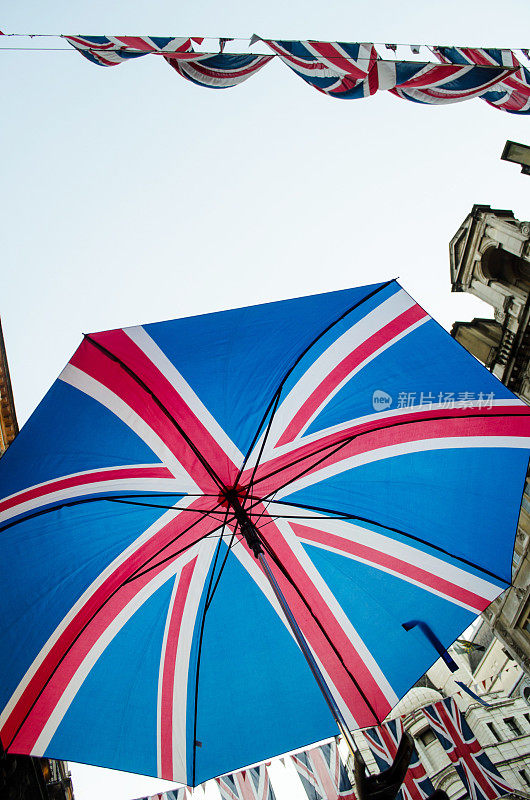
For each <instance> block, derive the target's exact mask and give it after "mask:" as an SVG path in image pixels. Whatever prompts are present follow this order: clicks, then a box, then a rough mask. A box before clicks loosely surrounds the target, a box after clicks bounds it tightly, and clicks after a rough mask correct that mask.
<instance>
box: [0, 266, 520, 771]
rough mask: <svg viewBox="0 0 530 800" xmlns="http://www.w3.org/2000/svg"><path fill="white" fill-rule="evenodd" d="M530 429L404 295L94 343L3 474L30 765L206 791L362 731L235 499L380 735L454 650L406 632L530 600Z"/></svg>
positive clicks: (10, 663)
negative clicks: (149, 778) (394, 711)
mask: <svg viewBox="0 0 530 800" xmlns="http://www.w3.org/2000/svg"><path fill="white" fill-rule="evenodd" d="M529 432H530V422H529V409H528V408H527V407H526V406H525V405H524V404H523V403H522V402H521V401H519V400H518V399H517V398H515V397H514V395H512V394H511V393H510V392H509V391H508V390H507V389H506V388H505V387H504V386H503V385H502V384H501V383H499V382H498V381H497V379H496V378H494V377H493V376H492V375H491V374H490V373H489V372H488V371H487V370H485V369H484V368H483V367H482V366H481V365H480V364H479V363H478V362H477V361H476V360H475V359H474V358H473V357H472V356H470V355H469V354H468V353H467V352H466V351H465V350H463V349H462V348H461V347H460V345H458V344H457V343H456V342H455V341H454V340H453V339H452V338H451V337H450V336H449V335H448V334H447V333H446V332H445V331H444V330H443V329H442V328H440V326H439V325H438V324H437V323H436V322H434V321H433V320H432V319H431V318H430V317H429V316H428V315H427V314H426V312H425V311H424V310H423V309H422V308H421V307H420V306H418V305H417V304H416V303H415V302H414V301H413V300H412V299H411V297H410V296H409V295H408V294H407V293H406V292H405V291H404V290H403V289H402V288H401V287H400V286H399V285H398V284H397V283H396V282H394V281H392V282H389V283H385V284H379V285H374V286H367V287H362V288H356V289H349V290H345V291H339V292H332V293H329V294H323V295H317V296H312V297H303V298H299V299H296V300H289V301H284V302H278V303H270V304H266V305H261V306H253V307H249V308H243V309H238V310H233V311H226V312H222V313H217V314H207V315H204V316H197V317H191V318H187V319H179V320H174V321H171V322H160V323H155V324H150V325H145V326H143V327H140V326H139V327H132V328H126V329H118V330H112V331H106V332H104V333H97V334H91V335H89V336H86V337H85V338H84V340H83V342H82V344H81V346H80V347H79V349H78V350H77V351H76V353H75V354H74V356H73V358H72V359H71V360H70V362H69V363H68V365H67V366H66V368H65V369H64V371H63V372H62V373H61V375H60V376H59V379H58V380H57V381H56V382H55V383H54V385H53V386H52V388H51V389H50V391H49V393H48V394H47V395H46V397H45V398H44V400H43V401H42V402H41V404H40V405H39V406H38V408H37V410H36V411H35V412H34V414H33V415H32V417H31V418H30V420H29V422H28V423H27V424H26V425H25V426H24V428H23V429H22V431H21V433H20V434H19V436H18V438H17V439H16V440H15V442H14V443H13V445H12V446H11V447H10V448H9V450H8V452H7V453H6V455H5V456H4V457H3V458H2V459H1V461H0V481H1V484H0V485H1V487H2V496H3V500H2V501H1V503H0V533H1V535H0V547H1V551H0V552H1V570H2V586H3V591H2V597H1V599H0V610H1V613H0V629H1V630H0V636H1V640H2V643H3V658H2V659H1V661H0V701H1V707H2V708H3V709H4V710H3V713H2V716H1V719H0V724H1V731H0V733H1V738H2V742H3V745H4V747H5V748H6V749H8V750H9V751H11V752H14V753H32V754H34V755H47V756H50V757H60V758H66V759H70V760H73V761H80V762H85V763H92V764H97V765H102V766H107V767H113V768H116V769H123V770H128V771H133V772H139V773H145V774H150V775H159V776H160V777H163V778H168V779H174V780H177V781H181V782H184V783H187V784H197V783H199V782H202V781H204V780H206V779H207V778H210V777H212V776H215V775H219V774H222V773H224V772H228V771H231V770H235V769H237V768H240V767H243V766H245V765H247V764H251V763H254V762H258V761H261V760H264V759H266V758H268V757H270V756H273V755H275V754H278V753H281V752H285V751H288V750H292V749H295V748H300V747H303V746H305V745H308V744H310V743H312V742H314V741H317V740H320V739H323V738H325V737H328V736H332V735H334V733H336V726H335V723H334V721H333V719H332V717H331V714H330V712H329V710H328V707H327V705H326V703H325V702H324V700H323V698H322V696H321V695H320V692H319V689H318V687H317V685H316V683H315V682H314V680H313V676H312V675H311V672H310V670H309V669H308V666H307V664H306V662H305V660H304V658H303V656H302V653H301V651H300V650H299V648H298V647H297V645H296V643H295V641H294V638H293V635H292V633H291V631H290V629H289V627H288V626H287V624H286V621H285V618H284V616H283V614H282V611H281V609H280V607H279V605H278V602H277V600H276V598H275V596H274V594H273V592H272V590H271V587H270V585H269V583H268V582H267V580H266V577H265V574H264V572H263V570H262V568H261V566H260V564H259V563H258V561H257V560H256V559H255V558H254V555H253V553H252V551H251V549H250V548H249V547H248V545H247V542H246V541H245V538H244V537H243V536H242V535H241V530H240V529H239V527H238V524H237V520H236V516H235V514H234V512H233V498H234V497H235V498H237V501H238V502H239V503H240V504H241V506H243V507H244V509H245V513H246V514H247V515H248V517H249V518H250V519H251V520H252V522H253V523H254V524H255V526H256V528H257V530H258V531H259V535H260V538H261V541H262V545H263V549H264V551H265V552H266V553H267V557H268V558H269V563H270V566H271V569H272V571H273V573H274V577H275V578H276V581H277V582H278V584H279V586H280V587H281V590H282V591H283V593H284V595H285V598H286V599H287V601H288V603H289V606H290V608H291V610H292V612H293V614H294V616H295V618H296V621H297V623H298V625H299V627H300V629H301V630H302V632H303V634H304V636H305V638H306V640H307V642H308V643H309V646H310V648H311V651H312V653H313V655H314V657H315V659H316V661H317V663H318V665H319V666H320V669H321V671H322V673H323V675H324V676H325V678H326V680H327V682H328V684H329V687H330V689H331V692H332V694H333V696H334V698H335V700H336V702H337V704H338V706H339V707H340V709H341V711H342V714H343V716H344V718H345V719H346V722H347V724H348V725H349V726H351V727H352V728H355V727H359V726H361V727H362V726H365V727H366V726H372V725H375V724H377V723H378V722H379V721H381V720H383V719H384V717H385V716H386V715H387V713H388V711H389V710H390V709H391V707H392V706H393V705H394V704H395V703H396V702H397V700H398V699H399V698H400V697H401V696H402V695H403V694H404V693H405V692H406V691H407V690H408V689H409V687H410V686H411V684H412V683H413V682H414V681H415V680H416V679H417V678H418V676H419V675H421V674H423V673H424V672H425V670H426V669H427V668H428V667H429V666H430V665H431V664H432V663H433V661H434V660H435V659H436V658H437V655H438V654H437V652H436V651H435V649H434V648H433V646H432V644H431V643H430V641H429V639H428V638H427V637H426V636H425V635H424V634H423V633H422V629H421V626H418V625H416V626H415V627H412V629H410V630H408V631H407V630H405V628H404V627H403V626H404V624H406V623H408V622H410V621H412V620H420V622H422V623H425V624H426V625H428V626H429V627H430V629H431V630H432V631H433V633H434V635H435V636H436V637H437V638H438V639H439V640H440V641H441V642H442V643H443V644H444V645H445V646H447V645H448V644H449V643H451V642H452V641H453V640H454V639H455V638H456V636H457V635H458V634H460V633H461V631H462V630H463V629H465V628H466V627H467V626H468V625H469V623H470V622H471V621H472V620H473V619H474V618H475V616H476V615H477V614H478V613H480V612H481V611H482V610H483V609H484V608H485V607H486V606H487V605H488V604H489V603H490V602H491V601H492V600H493V599H494V598H495V597H496V596H497V595H498V594H499V593H500V592H501V591H502V590H503V589H504V588H505V587H506V586H507V585H508V584H509V583H510V579H511V560H512V548H513V542H514V535H515V531H516V525H517V518H518V513H519V504H520V499H521V493H522V488H523V483H524V479H525V474H526V468H527V464H528V455H529V449H528V448H529V444H530V439H529ZM230 498H232V501H231V499H230ZM408 627H409V628H410V626H408Z"/></svg>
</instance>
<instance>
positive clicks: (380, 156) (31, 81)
mask: <svg viewBox="0 0 530 800" xmlns="http://www.w3.org/2000/svg"><path fill="white" fill-rule="evenodd" d="M0 29H1V30H3V31H4V32H6V33H12V32H17V33H50V34H53V33H67V34H70V33H86V34H109V35H112V34H159V35H174V36H180V35H196V36H199V35H210V36H241V37H247V38H248V37H250V35H251V34H252V33H254V32H256V33H258V34H260V35H261V36H264V37H271V38H294V39H306V38H315V39H330V40H342V41H376V42H385V41H388V42H402V43H405V44H408V43H410V44H416V43H427V44H445V45H451V44H453V45H475V46H479V45H483V46H486V45H489V46H500V47H530V33H528V31H530V6H529V5H528V2H524V0H507V2H505V3H503V4H502V6H499V4H498V3H497V2H494V1H493V0H468V2H466V3H462V2H461V0H458V2H457V0H443V2H441V1H440V0H431V2H429V3H420V2H418V0H402V2H400V3H399V4H397V3H395V2H393V1H392V0H371V2H360V0H358V2H356V3H352V2H346V0H328V2H326V3H316V2H314V0H305V2H301V0H291V2H290V3H288V4H286V3H284V2H280V0H269V2H267V3H257V2H255V0H245V2H243V0H228V1H227V2H225V3H222V4H221V3H214V2H211V0H195V2H193V3H176V2H171V3H170V2H168V1H167V0H151V2H149V3H141V2H139V1H138V0H128V1H127V2H126V0H114V2H109V1H108V0H106V1H105V2H102V0H100V1H98V2H91V3H87V2H80V0H62V1H60V0H50V1H49V2H48V3H46V4H43V3H41V2H37V1H36V0H31V1H26V0H18V2H17V3H11V4H7V3H4V7H3V10H2V13H1V15H0ZM524 36H526V37H527V38H526V40H525V39H524V38H523V37H524ZM211 45H212V48H213V50H214V51H215V50H216V49H217V42H216V41H212V42H211ZM0 46H3V47H13V46H19V47H42V46H46V47H57V48H62V49H63V50H64V51H63V52H54V51H49V52H43V51H35V52H19V51H13V50H6V51H2V52H1V53H0V71H1V74H2V110H3V123H2V126H1V128H0V147H1V150H2V166H1V169H0V186H1V188H2V194H3V208H2V214H1V215H0V242H1V245H0V246H1V248H2V276H3V277H2V301H3V302H2V303H1V304H0V313H1V315H2V324H3V328H4V336H5V339H6V345H7V348H8V356H9V361H10V368H11V377H12V382H13V388H14V393H15V400H16V404H17V410H18V414H19V419H20V421H21V422H23V421H24V420H25V419H26V418H27V416H28V414H29V413H31V411H32V409H33V408H34V407H35V405H36V404H37V403H38V401H39V400H40V398H41V397H42V396H43V394H44V393H45V391H46V390H47V389H48V387H49V386H50V385H51V383H52V381H53V380H54V378H55V377H56V375H57V374H58V373H59V371H60V370H61V369H62V367H63V365H64V363H65V362H66V361H67V360H68V358H69V357H70V355H71V353H72V352H73V350H74V349H75V348H76V346H77V345H78V343H79V341H80V339H81V336H82V333H83V332H90V331H95V330H102V329H107V328H114V327H117V326H123V325H131V324H137V323H142V322H150V321H156V320H161V319H168V318H174V317H179V316H185V315H189V314H194V313H204V312H208V311H215V310H219V309H223V308H230V307H234V306H242V305H247V304H250V303H257V302H264V301H269V300H278V299H283V298H286V297H290V296H296V295H302V294H309V293H313V292H322V291H328V290H332V289H342V288H346V287H348V286H355V285H358V284H368V283H375V282H379V281H384V280H386V279H388V278H391V277H395V276H399V277H400V279H401V282H402V283H403V285H404V286H405V288H406V289H407V290H409V291H410V292H411V293H412V294H413V295H414V297H415V298H416V299H417V300H418V301H420V302H421V304H422V305H423V306H425V307H426V308H427V310H429V311H430V312H431V313H432V314H433V315H434V316H435V317H436V318H437V319H438V320H439V321H440V322H441V323H442V324H444V325H445V326H446V327H450V325H451V324H452V322H453V321H454V320H455V319H469V318H471V317H473V316H488V315H489V309H488V308H486V307H485V306H483V305H481V304H480V303H479V302H478V301H475V300H473V299H472V298H470V297H468V296H465V295H451V294H450V282H449V264H448V241H449V239H450V237H451V236H452V235H453V234H454V233H455V231H456V230H457V228H458V226H459V224H460V223H461V221H462V220H463V218H464V217H465V215H466V214H467V213H468V212H469V211H470V209H471V206H472V205H473V203H488V204H490V205H492V206H493V207H497V208H511V209H513V210H514V212H515V214H516V216H518V217H519V218H520V219H525V218H527V219H528V218H530V206H529V203H528V190H529V188H530V183H529V182H528V179H527V178H525V177H523V176H521V175H520V174H519V170H518V167H516V166H514V165H510V164H506V163H504V162H501V161H500V160H499V156H500V153H501V151H502V148H503V145H504V142H505V140H506V139H513V140H516V141H522V142H528V143H530V135H529V130H530V128H529V126H530V116H520V117H518V116H516V115H510V114H506V113H504V112H501V111H496V110H494V109H492V108H491V107H489V106H488V105H487V104H486V103H484V102H482V101H480V100H472V101H468V102H465V103H461V104H455V105H452V106H445V107H427V106H419V105H416V104H414V103H408V102H406V101H403V100H400V99H398V98H396V97H393V96H391V95H389V94H385V93H380V94H378V95H376V96H375V97H372V98H370V99H367V100H351V101H349V102H347V101H343V102H340V101H338V100H333V99H330V98H327V97H324V96H323V95H320V94H319V93H317V92H315V91H314V90H312V89H311V88H310V87H309V86H307V85H306V84H304V83H303V81H301V80H300V79H299V78H297V77H296V75H294V74H293V73H292V72H290V71H289V70H288V69H287V68H286V67H285V66H283V65H282V64H280V63H276V62H272V63H271V64H270V65H268V66H267V67H265V68H264V69H263V70H262V71H261V72H260V73H259V74H258V75H256V76H255V77H254V78H252V79H250V80H249V81H248V82H246V83H245V84H243V85H241V86H239V87H236V88H234V89H229V90H225V91H213V90H208V89H203V88H200V87H197V86H195V85H193V84H191V83H189V82H187V81H184V80H182V79H181V78H180V77H179V76H178V75H177V74H176V73H175V72H174V71H173V70H171V69H170V68H169V66H168V65H166V64H165V62H163V61H162V59H159V58H157V57H155V56H153V57H151V56H148V57H146V58H142V59H138V60H137V61H135V62H132V63H128V64H124V65H122V66H119V67H114V68H109V69H103V68H100V67H96V66H94V65H92V64H90V63H89V62H88V61H86V60H84V59H83V58H82V57H81V56H79V55H78V54H77V53H75V51H73V50H72V49H70V48H69V47H68V46H67V45H64V44H63V43H62V42H60V40H54V39H43V40H32V41H30V40H16V39H6V40H4V41H2V42H0ZM231 49H232V50H234V51H235V50H240V51H242V52H245V51H247V49H248V47H247V43H246V42H245V41H242V42H238V43H234V45H233V46H231ZM259 51H260V47H259V46H255V47H254V48H253V52H259ZM264 52H265V51H264ZM424 53H425V51H424ZM398 55H399V56H400V57H401V58H407V57H409V56H410V51H409V50H408V49H407V48H401V49H400V50H399V51H398ZM90 780H92V781H93V782H92V783H90ZM135 780H136V781H137V780H138V779H135ZM80 781H81V783H79V784H76V798H77V800H83V799H84V798H88V797H96V796H98V800H104V797H105V796H107V795H105V792H104V790H103V789H102V788H101V783H100V784H98V783H97V782H96V783H94V781H96V778H94V777H93V778H91V779H89V784H88V785H89V788H88V790H86V791H87V793H86V794H83V791H84V790H83V789H82V788H81V786H82V779H81V778H80ZM103 783H104V785H105V786H107V787H108V786H110V783H109V779H108V778H105V779H104V781H103ZM150 785H151V786H152V784H150ZM140 786H142V787H143V786H144V784H139V783H138V782H136V783H134V788H132V789H131V788H127V789H119V788H115V787H114V786H113V787H112V788H111V789H109V794H108V796H109V797H110V796H111V795H112V797H113V798H117V797H124V798H125V797H132V796H138V795H139V794H141V793H142V792H143V791H148V790H147V789H145V790H144V789H143V788H140ZM96 787H97V788H96ZM136 787H138V789H136ZM120 792H122V793H121V794H120ZM291 796H292V795H291Z"/></svg>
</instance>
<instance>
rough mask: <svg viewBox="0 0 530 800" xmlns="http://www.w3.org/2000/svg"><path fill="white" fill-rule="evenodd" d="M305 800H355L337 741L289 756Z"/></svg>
mask: <svg viewBox="0 0 530 800" xmlns="http://www.w3.org/2000/svg"><path fill="white" fill-rule="evenodd" d="M291 761H292V763H293V765H294V767H295V769H296V771H297V773H298V777H299V778H300V780H301V782H302V786H303V787H304V789H305V792H306V794H307V797H308V798H309V800H356V795H355V791H354V787H353V784H352V782H351V780H350V778H349V777H348V773H347V771H346V767H345V766H344V764H343V763H342V761H341V760H340V756H339V748H338V746H337V741H336V740H335V739H334V740H333V741H332V742H328V743H326V744H323V745H321V746H320V747H314V748H313V749H312V750H305V751H304V752H302V753H296V755H294V756H291Z"/></svg>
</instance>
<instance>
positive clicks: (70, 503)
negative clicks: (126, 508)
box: [0, 492, 216, 533]
mask: <svg viewBox="0 0 530 800" xmlns="http://www.w3.org/2000/svg"><path fill="white" fill-rule="evenodd" d="M177 494H180V492H175V495H177ZM157 496H158V495H144V494H139V495H106V496H105V497H84V498H83V499H82V500H68V501H65V502H64V503H57V504H56V505H52V506H50V507H49V508H40V509H39V510H38V511H34V512H33V513H32V514H25V515H24V516H21V517H19V518H18V519H14V520H12V521H11V522H6V523H5V525H0V533H3V532H4V531H6V530H8V528H13V527H14V526H15V525H20V524H21V523H22V522H27V521H28V520H30V519H35V517H40V516H41V515H43V514H51V513H52V511H57V510H58V509H60V508H72V507H73V506H81V505H84V504H85V503H101V502H103V501H104V500H108V501H110V502H116V503H119V502H122V503H126V501H125V500H124V499H122V498H126V497H157ZM166 496H167V495H166ZM170 496H171V497H173V496H174V495H170ZM215 496H216V495H188V494H186V493H185V492H183V493H182V497H215ZM128 505H144V506H148V507H149V508H165V509H167V510H168V511H191V512H193V513H196V514H204V515H208V514H210V513H211V509H210V510H206V509H204V510H203V509H198V508H177V507H176V506H163V505H155V504H153V505H151V504H148V503H136V502H132V501H131V502H129V503H128Z"/></svg>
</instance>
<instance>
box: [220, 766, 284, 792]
mask: <svg viewBox="0 0 530 800" xmlns="http://www.w3.org/2000/svg"><path fill="white" fill-rule="evenodd" d="M216 782H217V785H218V786H219V791H220V792H221V800H276V796H275V794H274V789H273V788H272V786H271V783H270V779H269V772H268V770H267V767H266V766H265V764H260V765H259V767H251V768H250V769H244V770H241V772H234V773H232V774H231V775H222V776H221V777H220V778H216Z"/></svg>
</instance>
